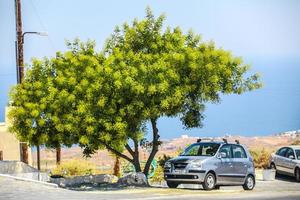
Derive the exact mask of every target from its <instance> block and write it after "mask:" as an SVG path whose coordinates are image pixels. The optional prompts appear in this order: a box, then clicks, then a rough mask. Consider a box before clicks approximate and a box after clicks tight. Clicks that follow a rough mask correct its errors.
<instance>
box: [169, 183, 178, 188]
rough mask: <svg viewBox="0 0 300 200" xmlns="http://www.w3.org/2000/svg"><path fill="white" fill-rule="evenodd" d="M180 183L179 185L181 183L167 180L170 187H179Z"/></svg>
mask: <svg viewBox="0 0 300 200" xmlns="http://www.w3.org/2000/svg"><path fill="white" fill-rule="evenodd" d="M178 185H179V183H176V182H168V181H167V186H168V187H169V188H177V187H178Z"/></svg>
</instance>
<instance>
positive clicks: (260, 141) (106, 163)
mask: <svg viewBox="0 0 300 200" xmlns="http://www.w3.org/2000/svg"><path fill="white" fill-rule="evenodd" d="M222 138H226V139H227V140H228V141H229V142H234V141H235V140H239V141H240V143H241V144H244V145H246V146H247V147H248V148H250V149H254V148H255V149H262V148H266V149H269V150H275V149H277V148H278V147H280V146H285V145H289V144H291V143H293V142H294V141H296V140H297V139H300V130H298V131H288V132H284V133H279V134H275V135H270V136H258V137H245V136H232V135H226V136H224V137H214V138H212V139H214V140H216V141H222ZM197 139H198V137H189V136H188V135H182V136H181V137H180V138H174V139H171V140H163V143H162V145H161V146H160V150H159V152H158V154H157V157H160V156H162V155H163V154H166V155H170V156H177V155H178V154H179V152H180V151H182V150H183V149H184V148H185V147H187V146H188V145H189V144H192V143H195V142H196V141H197ZM147 157H148V152H147V151H145V150H143V149H140V159H141V160H146V158H147ZM69 159H86V158H83V156H82V150H81V149H80V148H79V147H72V148H63V149H62V161H64V160H69ZM33 160H34V162H36V154H35V153H33ZM41 160H42V168H43V169H51V168H52V167H54V166H55V151H53V150H49V149H42V151H41ZM86 160H88V161H91V162H93V163H95V164H96V165H98V166H99V167H101V168H107V169H109V168H111V166H113V163H114V157H113V156H112V155H111V154H110V153H109V152H107V151H106V150H101V151H98V152H97V153H95V154H94V155H92V157H91V158H88V159H86Z"/></svg>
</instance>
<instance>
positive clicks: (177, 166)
mask: <svg viewBox="0 0 300 200" xmlns="http://www.w3.org/2000/svg"><path fill="white" fill-rule="evenodd" d="M187 164H188V163H173V166H174V169H185V167H186V166H187Z"/></svg>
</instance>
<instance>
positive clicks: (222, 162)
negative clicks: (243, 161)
mask: <svg viewBox="0 0 300 200" xmlns="http://www.w3.org/2000/svg"><path fill="white" fill-rule="evenodd" d="M219 153H225V154H226V157H224V158H219V162H218V163H217V168H216V174H217V181H218V183H221V184H229V183H230V178H231V177H230V175H231V173H232V170H233V162H232V150H231V145H230V144H224V145H223V146H222V147H221V148H220V150H219Z"/></svg>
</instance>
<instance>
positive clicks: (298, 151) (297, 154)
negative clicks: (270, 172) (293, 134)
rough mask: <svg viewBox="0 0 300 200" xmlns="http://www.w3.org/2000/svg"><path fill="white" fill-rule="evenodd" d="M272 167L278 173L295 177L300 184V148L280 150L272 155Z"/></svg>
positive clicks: (291, 147)
mask: <svg viewBox="0 0 300 200" xmlns="http://www.w3.org/2000/svg"><path fill="white" fill-rule="evenodd" d="M270 167H271V168H273V169H276V173H279V174H284V175H288V176H293V177H295V178H296V180H297V182H300V146H287V147H282V148H280V149H279V150H278V151H277V152H276V153H274V154H272V155H271V159H270Z"/></svg>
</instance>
